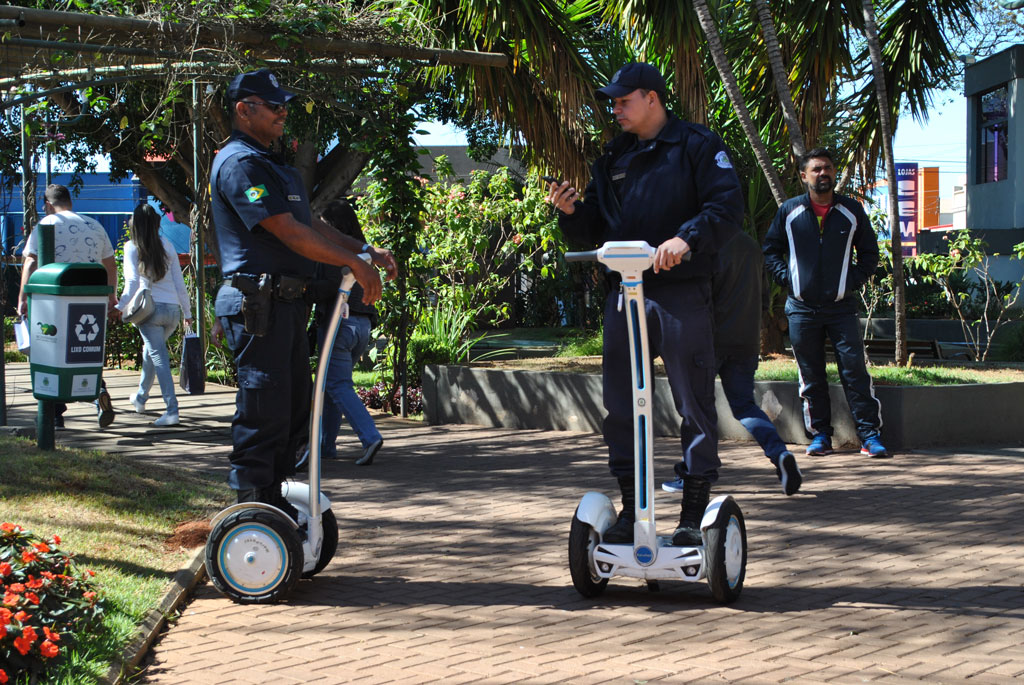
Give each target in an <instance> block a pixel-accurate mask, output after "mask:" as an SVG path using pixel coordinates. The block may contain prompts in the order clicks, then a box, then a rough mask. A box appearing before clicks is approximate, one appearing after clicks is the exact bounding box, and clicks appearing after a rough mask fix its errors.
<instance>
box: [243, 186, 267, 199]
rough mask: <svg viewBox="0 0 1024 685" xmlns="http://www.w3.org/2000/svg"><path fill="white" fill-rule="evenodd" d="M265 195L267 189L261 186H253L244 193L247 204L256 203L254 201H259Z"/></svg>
mask: <svg viewBox="0 0 1024 685" xmlns="http://www.w3.org/2000/svg"><path fill="white" fill-rule="evenodd" d="M266 194H267V187H266V186H265V185H262V184H261V185H258V186H253V187H252V188H249V189H248V190H246V191H245V197H246V198H247V199H248V200H249V202H256V200H259V199H260V198H261V197H263V196H264V195H266Z"/></svg>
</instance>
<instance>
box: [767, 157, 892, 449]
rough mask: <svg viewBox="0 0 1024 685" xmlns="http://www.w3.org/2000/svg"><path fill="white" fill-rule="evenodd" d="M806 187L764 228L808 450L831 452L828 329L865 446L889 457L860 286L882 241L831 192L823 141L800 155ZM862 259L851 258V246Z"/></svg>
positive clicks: (856, 208)
mask: <svg viewBox="0 0 1024 685" xmlns="http://www.w3.org/2000/svg"><path fill="white" fill-rule="evenodd" d="M800 178H801V180H802V181H803V182H804V183H805V184H806V185H807V190H808V193H807V194H806V195H801V196H799V197H795V198H791V199H790V200H787V201H786V202H785V203H783V205H782V206H781V207H779V211H778V213H777V214H776V215H775V219H774V220H773V221H772V225H771V227H770V228H769V229H768V234H767V235H766V236H765V244H764V254H765V266H766V268H767V269H768V272H769V273H770V274H771V276H772V277H773V278H774V279H775V280H776V281H777V282H778V283H779V284H780V285H783V286H785V287H787V288H788V290H789V297H788V299H787V300H786V316H787V317H788V319H789V338H790V341H791V342H792V344H793V356H795V357H796V362H797V366H798V367H799V370H800V397H802V398H803V402H804V424H805V427H806V429H807V433H808V435H809V436H810V437H811V444H810V445H809V446H808V448H807V454H810V455H824V454H829V453H830V452H832V407H831V404H830V402H829V390H828V380H827V378H826V376H825V337H826V336H828V338H829V339H830V340H831V341H832V349H833V351H834V352H835V357H836V365H837V366H838V367H839V376H840V380H841V381H842V384H843V390H845V392H846V399H847V402H848V403H849V405H850V410H851V411H852V413H853V419H854V422H855V424H856V427H857V435H858V436H859V437H860V440H861V453H862V454H865V455H868V456H871V457H888V456H889V453H888V451H886V449H885V447H884V446H883V445H882V443H881V441H880V431H881V428H882V417H881V404H880V403H879V401H878V399H877V398H876V397H875V393H874V387H873V385H872V383H871V376H870V375H869V374H868V370H867V366H866V364H865V361H864V344H863V341H862V338H861V331H860V325H859V322H858V320H857V310H856V306H855V301H856V298H855V293H856V292H857V289H858V288H860V287H861V286H862V285H864V283H865V282H866V281H867V280H868V279H869V278H870V277H871V275H872V274H873V273H874V272H875V268H876V267H877V266H878V241H877V239H876V237H875V232H874V230H872V228H871V223H870V222H869V221H868V217H867V214H866V213H865V212H864V208H863V207H862V206H861V204H860V203H859V202H857V201H856V200H853V199H851V198H849V197H846V196H843V195H839V194H837V193H835V192H833V188H834V184H835V168H834V167H833V164H832V155H831V153H830V152H829V151H828V150H826V149H824V148H816V149H814V150H811V151H809V152H808V153H807V154H805V155H804V157H803V158H802V159H801V165H800ZM855 252H856V256H857V259H856V261H854V258H853V257H854V253H855Z"/></svg>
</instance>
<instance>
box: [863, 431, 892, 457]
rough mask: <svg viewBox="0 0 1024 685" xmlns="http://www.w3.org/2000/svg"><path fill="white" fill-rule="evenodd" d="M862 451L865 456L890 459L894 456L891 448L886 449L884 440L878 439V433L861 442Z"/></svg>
mask: <svg viewBox="0 0 1024 685" xmlns="http://www.w3.org/2000/svg"><path fill="white" fill-rule="evenodd" d="M860 453H861V454H863V455H864V456H865V457H871V458H872V459H889V458H891V457H892V455H891V454H889V450H887V449H885V445H883V444H882V441H881V440H879V439H878V436H877V435H872V436H871V437H870V438H868V439H867V440H865V441H864V442H862V443H861V445H860Z"/></svg>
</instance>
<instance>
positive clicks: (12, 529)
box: [0, 521, 21, 533]
mask: <svg viewBox="0 0 1024 685" xmlns="http://www.w3.org/2000/svg"><path fill="white" fill-rule="evenodd" d="M0 530H2V531H3V532H5V533H17V532H18V531H19V530H21V526H16V525H14V524H13V523H7V522H6V521H5V522H4V523H0Z"/></svg>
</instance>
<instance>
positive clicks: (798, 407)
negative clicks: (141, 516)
mask: <svg viewBox="0 0 1024 685" xmlns="http://www.w3.org/2000/svg"><path fill="white" fill-rule="evenodd" d="M875 392H876V395H877V396H878V399H879V401H881V403H882V420H883V427H882V437H883V439H884V441H885V443H886V445H887V446H889V447H890V448H891V449H908V448H914V447H924V446H927V445H968V444H970V445H977V444H986V443H1017V442H1020V441H1021V440H1022V439H1024V430H1022V428H1021V427H1022V426H1024V383H1001V384H985V385H947V386H930V387H920V386H911V387H894V386H880V387H877V388H875ZM754 396H755V399H756V400H757V402H758V404H760V405H761V407H762V408H763V409H764V410H765V412H766V413H767V414H768V415H769V416H771V417H772V418H773V420H774V421H775V425H776V426H777V427H778V429H779V434H780V435H781V436H782V438H783V440H785V441H786V442H788V443H791V444H801V443H803V444H806V443H807V442H808V439H807V436H806V435H805V433H804V428H803V408H802V404H801V402H800V397H799V395H798V394H797V385H796V383H790V382H785V381H765V382H758V383H757V384H756V387H755V390H754ZM831 398H832V415H833V425H834V427H835V431H836V432H835V436H834V441H835V442H836V444H837V445H848V446H851V445H857V444H859V441H858V439H857V435H856V432H855V431H854V426H853V419H852V418H851V416H850V410H849V406H848V405H847V404H846V398H845V396H844V395H843V389H842V387H841V386H838V385H834V386H832V388H831ZM423 401H424V406H425V413H426V419H427V421H428V422H430V423H431V424H441V423H471V424H477V425H483V426H495V427H505V428H526V429H541V430H567V431H584V432H600V430H601V421H602V419H603V417H604V406H603V404H602V400H601V376H600V375H596V374H572V373H554V372H551V373H547V372H538V371H507V370H498V369H485V368H469V367H465V366H428V367H427V368H426V371H425V373H424V375H423ZM716 404H717V409H718V419H719V430H720V433H721V437H722V439H726V440H750V439H751V438H750V435H749V434H748V433H747V432H746V430H744V429H743V426H741V425H740V424H739V422H737V421H736V420H735V419H733V418H732V414H731V413H730V412H729V406H728V404H727V403H726V401H725V396H724V395H723V394H722V389H721V385H718V387H717V388H716ZM654 406H655V424H654V430H655V434H656V435H668V436H674V435H679V417H678V415H677V414H676V413H675V410H674V408H673V406H672V395H671V392H670V391H669V387H668V381H666V380H665V379H664V378H657V379H656V380H655V399H654Z"/></svg>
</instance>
